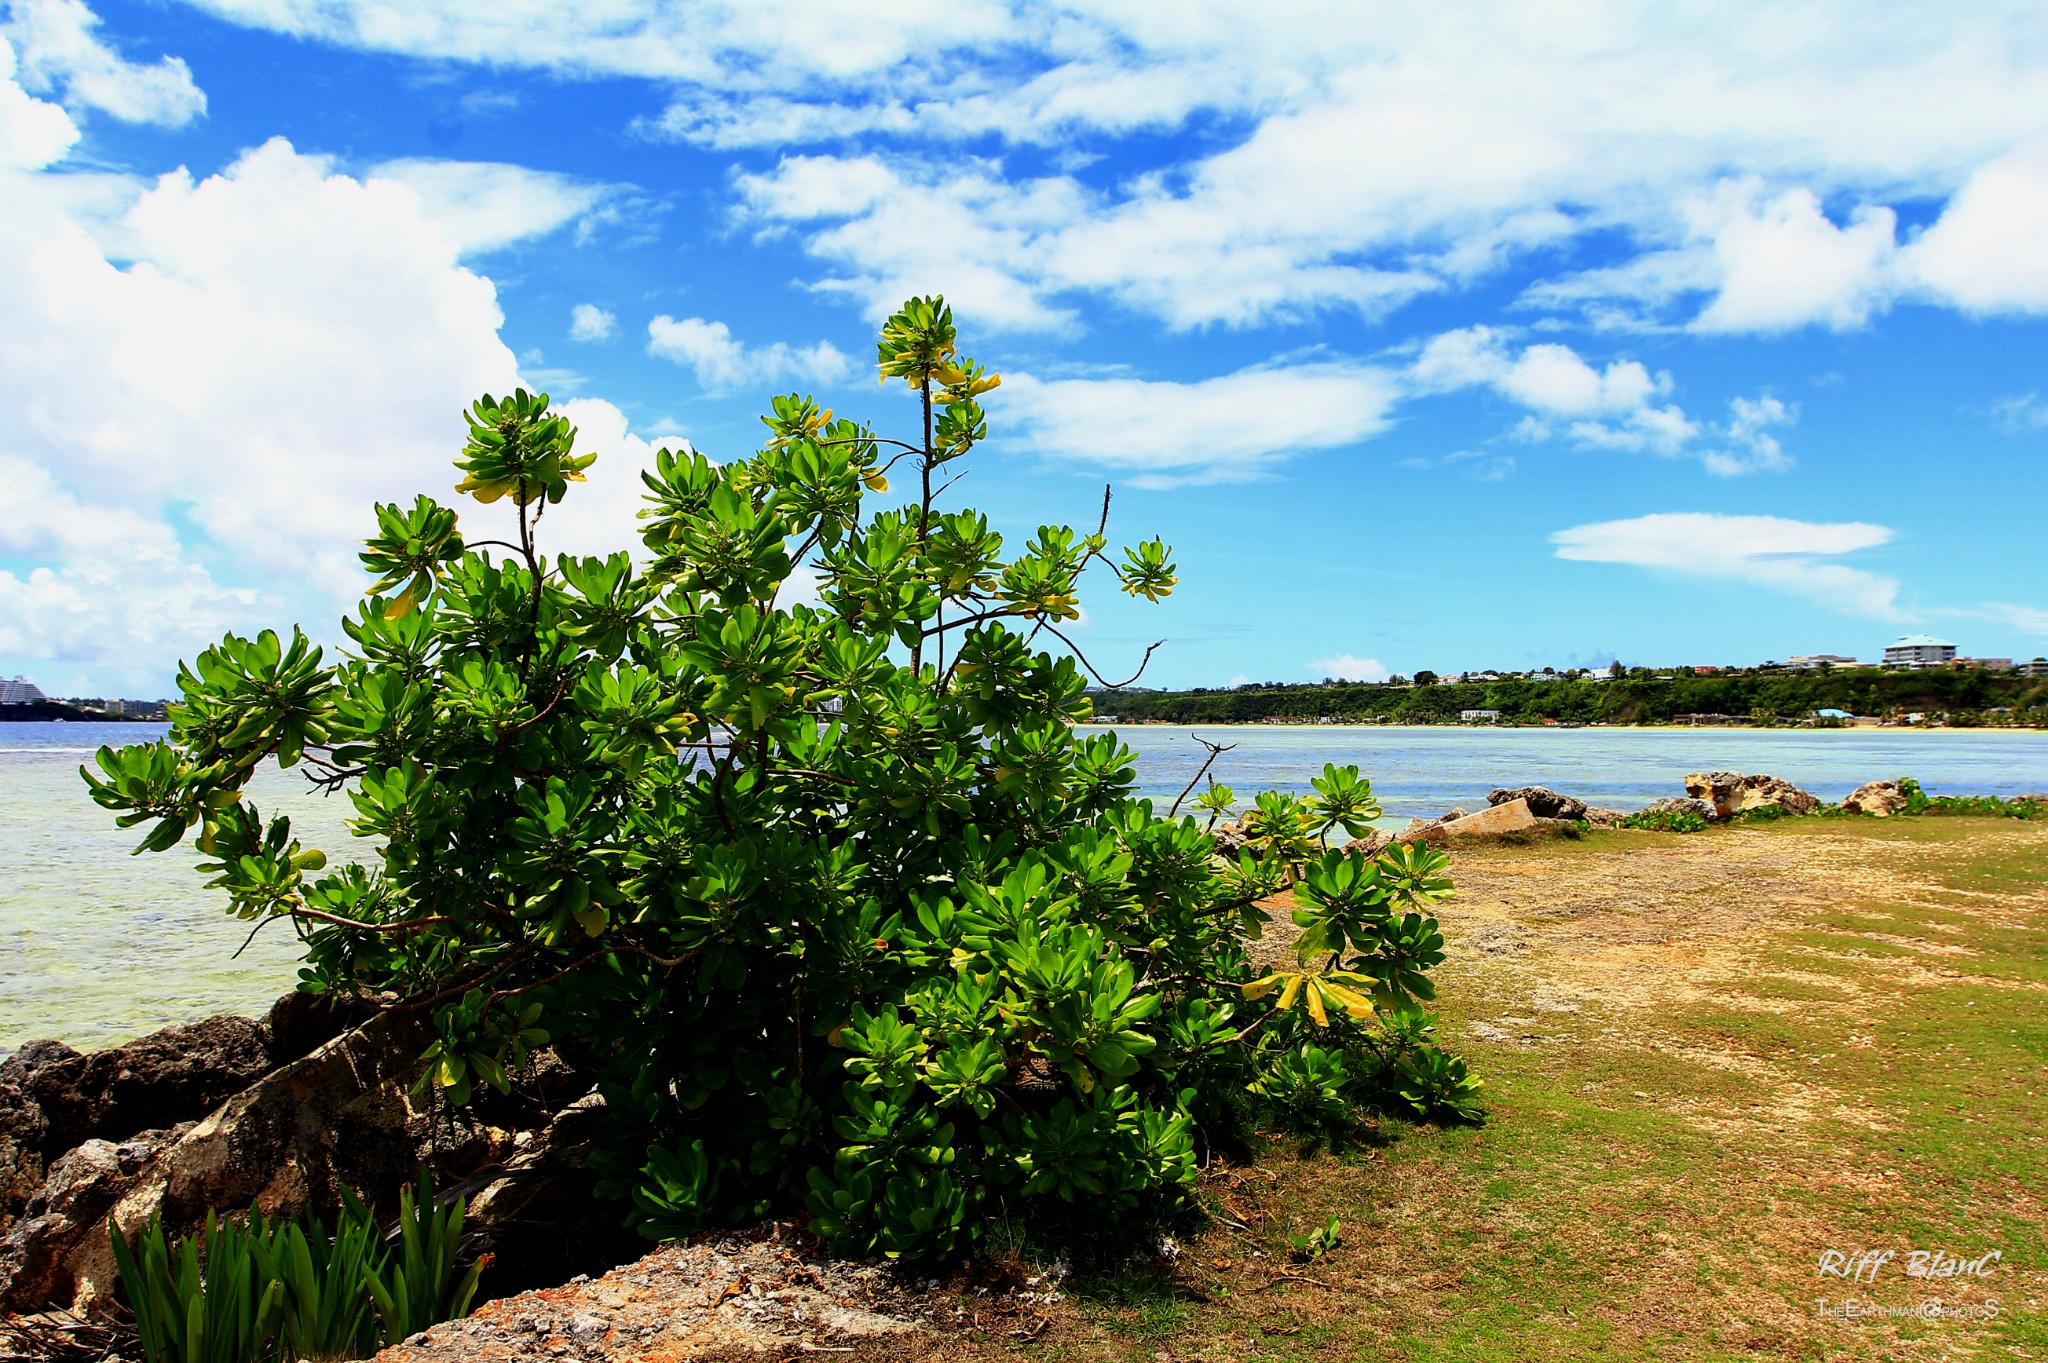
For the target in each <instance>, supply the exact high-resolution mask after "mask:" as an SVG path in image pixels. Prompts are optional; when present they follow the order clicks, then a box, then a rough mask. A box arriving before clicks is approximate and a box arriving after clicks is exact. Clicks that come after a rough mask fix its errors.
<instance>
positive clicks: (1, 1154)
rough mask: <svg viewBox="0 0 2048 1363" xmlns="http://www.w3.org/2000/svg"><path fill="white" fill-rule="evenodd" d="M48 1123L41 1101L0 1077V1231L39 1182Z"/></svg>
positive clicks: (33, 1193) (10, 1220)
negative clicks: (44, 1118)
mask: <svg viewBox="0 0 2048 1363" xmlns="http://www.w3.org/2000/svg"><path fill="white" fill-rule="evenodd" d="M48 1130H49V1124H48V1123H47V1122H45V1121H44V1120H43V1109H42V1105H41V1104H39V1103H37V1102H36V1100H35V1099H33V1098H31V1097H29V1096H28V1095H27V1094H26V1093H24V1092H22V1091H21V1089H20V1088H18V1087H17V1086H15V1085H13V1084H10V1083H6V1082H4V1081H0V1232H4V1231H6V1229H7V1227H8V1225H9V1223H10V1222H12V1221H13V1219H14V1217H15V1216H16V1215H18V1214H19V1213H20V1211H21V1208H22V1205H23V1204H24V1203H26V1202H27V1201H28V1200H29V1198H31V1197H33V1196H34V1195H35V1192H36V1189H38V1188H40V1187H42V1186H43V1176H44V1167H43V1165H44V1154H43V1146H44V1141H45V1138H46V1136H47V1134H48Z"/></svg>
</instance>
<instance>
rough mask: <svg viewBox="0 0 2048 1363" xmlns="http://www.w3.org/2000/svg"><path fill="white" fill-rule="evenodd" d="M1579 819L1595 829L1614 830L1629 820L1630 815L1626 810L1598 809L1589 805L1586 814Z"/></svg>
mask: <svg viewBox="0 0 2048 1363" xmlns="http://www.w3.org/2000/svg"><path fill="white" fill-rule="evenodd" d="M1579 817H1581V818H1583V819H1584V820H1585V821H1586V822H1587V823H1589V824H1591V825H1593V827H1595V828H1614V827H1617V826H1619V825H1620V824H1621V823H1622V821H1623V820H1625V819H1627V818H1628V813H1627V811H1625V810H1620V809H1598V808H1595V807H1593V806H1590V805H1589V806H1587V808H1586V812H1585V813H1584V814H1582V815H1580V816H1579Z"/></svg>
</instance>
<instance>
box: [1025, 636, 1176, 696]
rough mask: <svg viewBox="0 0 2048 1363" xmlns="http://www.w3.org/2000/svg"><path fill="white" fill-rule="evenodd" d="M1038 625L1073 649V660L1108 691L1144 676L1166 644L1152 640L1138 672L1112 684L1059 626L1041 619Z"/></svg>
mask: <svg viewBox="0 0 2048 1363" xmlns="http://www.w3.org/2000/svg"><path fill="white" fill-rule="evenodd" d="M1038 624H1039V628H1040V629H1047V630H1051V631H1052V635H1053V637H1054V638H1055V639H1058V640H1059V641H1060V642H1061V643H1063V644H1065V645H1066V646H1067V647H1068V648H1071V649H1073V650H1074V657H1075V658H1076V659H1077V660H1078V661H1079V662H1080V664H1081V666H1083V667H1085V668H1087V669H1088V675H1089V676H1091V677H1093V678H1095V680H1096V681H1097V682H1098V683H1099V684H1100V685H1102V686H1104V687H1106V688H1108V689H1109V690H1111V691H1114V690H1116V689H1117V688H1119V687H1123V686H1129V685H1130V684H1131V683H1132V682H1134V681H1136V680H1137V679H1138V678H1140V677H1142V676H1144V675H1145V669H1146V668H1147V667H1149V666H1151V664H1152V655H1153V654H1154V653H1155V652H1157V651H1158V650H1159V648H1160V646H1161V645H1163V644H1164V643H1165V642H1166V640H1164V639H1155V640H1153V641H1152V644H1151V645H1150V646H1149V647H1148V648H1146V650H1145V656H1144V658H1142V659H1141V660H1140V661H1139V663H1138V670H1137V671H1136V672H1133V673H1132V674H1131V675H1130V676H1128V677H1126V678H1124V679H1123V680H1122V681H1120V682H1113V681H1110V680H1109V679H1108V678H1107V677H1104V676H1103V675H1102V674H1101V673H1100V672H1098V671H1096V670H1095V664H1094V663H1091V662H1089V661H1088V655H1087V654H1085V653H1083V652H1082V651H1081V646H1080V645H1079V644H1077V643H1075V642H1074V641H1073V640H1072V639H1069V638H1068V637H1067V636H1066V635H1064V634H1062V633H1060V629H1059V626H1057V625H1055V624H1053V623H1052V622H1051V621H1050V620H1043V619H1041V620H1040V621H1039V622H1038ZM1032 633H1034V634H1035V633H1037V630H1033V631H1032Z"/></svg>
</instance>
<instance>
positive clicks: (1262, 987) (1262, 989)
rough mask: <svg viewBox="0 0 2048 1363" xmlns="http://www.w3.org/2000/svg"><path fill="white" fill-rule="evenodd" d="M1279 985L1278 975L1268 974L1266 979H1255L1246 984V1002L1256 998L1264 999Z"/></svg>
mask: <svg viewBox="0 0 2048 1363" xmlns="http://www.w3.org/2000/svg"><path fill="white" fill-rule="evenodd" d="M1279 987H1280V977H1279V976H1278V975H1268V976H1266V977H1265V978H1264V979H1261V980H1253V981H1252V982H1251V983H1250V984H1248V985H1246V986H1244V998H1245V1002H1246V1003H1251V1002H1253V1001H1254V1000H1257V999H1262V998H1264V997H1266V995H1268V994H1270V993H1272V992H1273V991H1274V990H1275V989H1278V988H1279Z"/></svg>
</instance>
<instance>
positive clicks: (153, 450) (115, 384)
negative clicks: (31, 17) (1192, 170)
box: [0, 46, 649, 689]
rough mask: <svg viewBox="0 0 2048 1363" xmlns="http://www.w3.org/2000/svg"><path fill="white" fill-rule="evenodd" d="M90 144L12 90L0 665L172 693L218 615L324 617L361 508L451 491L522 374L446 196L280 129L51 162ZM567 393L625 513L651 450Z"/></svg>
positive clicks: (252, 624) (2, 366)
mask: <svg viewBox="0 0 2048 1363" xmlns="http://www.w3.org/2000/svg"><path fill="white" fill-rule="evenodd" d="M5 50H6V49H5V47H4V46H0V52H4V51H5ZM58 120H62V121H63V122H62V125H61V126H60V125H59V123H58ZM75 134H76V128H75V125H73V124H72V123H71V121H70V119H69V118H68V116H67V115H66V114H65V113H64V111H63V110H62V109H61V108H59V107H58V106H56V105H55V104H52V103H50V102H48V101H42V100H37V99H35V98H34V97H32V96H29V95H28V94H27V93H26V92H24V91H23V90H22V89H21V87H20V86H19V84H17V83H16V82H13V81H11V80H4V79H0V147H5V148H10V149H12V150H13V152H14V156H13V159H14V161H15V163H16V165H17V166H27V167H35V166H37V165H38V164H41V165H50V166H52V167H53V168H52V169H51V170H47V171H42V172H40V173H38V172H37V171H35V170H33V169H15V170H7V171H0V177H4V192H0V315H4V316H5V317H7V319H8V326H7V328H6V332H5V334H4V335H0V417H4V420H0V465H4V469H0V524H4V525H5V526H6V530H5V537H4V540H0V557H4V558H5V559H6V560H7V564H6V566H5V568H4V571H0V621H4V622H5V623H4V627H0V653H4V654H6V655H8V657H9V661H10V664H11V665H12V666H14V667H17V668H20V669H22V670H29V671H33V672H34V673H35V674H36V675H38V676H39V677H40V678H44V679H46V684H51V685H56V686H59V687H68V686H73V685H78V686H92V687H94V688H95V689H98V688H111V687H115V686H117V685H118V686H121V687H124V688H147V687H149V686H150V685H152V684H154V685H155V686H157V687H159V688H160V687H161V686H162V685H163V683H164V681H165V674H166V672H167V670H168V668H169V666H170V664H171V663H172V661H173V660H174V659H175V658H176V657H177V656H179V655H180V654H187V655H189V653H191V652H192V651H193V650H194V649H196V648H197V647H199V646H201V645H202V644H203V643H205V642H207V641H208V640H209V639H210V638H211V637H214V636H217V635H218V633H219V632H220V631H221V630H223V629H225V628H229V627H233V628H237V629H241V630H245V631H247V630H253V629H258V628H262V627H264V626H276V625H285V624H289V623H290V622H291V621H293V620H300V621H304V622H306V623H307V624H308V625H309V626H311V627H314V628H316V629H318V628H321V627H322V626H325V625H327V624H328V623H329V622H331V621H333V620H334V618H335V617H336V615H337V614H338V613H339V611H340V610H341V609H342V608H343V607H344V606H345V604H346V603H347V602H348V601H349V600H350V599H351V598H352V597H353V596H355V595H356V594H357V593H358V592H359V591H360V590H361V587H362V585H363V579H362V575H361V570H360V567H359V565H358V564H357V563H356V561H355V547H356V541H357V540H359V539H360V537H361V536H362V534H363V533H364V531H365V530H366V529H367V528H368V526H367V518H368V505H369V503H370V502H371V501H372V500H373V499H384V500H393V499H403V500H410V499H411V497H412V496H413V495H414V494H415V493H418V492H420V491H429V492H432V493H435V494H437V495H439V496H440V497H442V498H443V499H444V500H452V497H451V495H450V493H449V492H448V490H447V489H448V485H449V484H450V483H451V482H452V481H453V475H452V471H451V470H450V468H449V466H448V460H449V458H450V457H451V455H452V454H453V453H454V451H455V450H456V449H457V448H459V446H460V444H461V440H462V432H463V424H462V420H461V410H462V408H463V406H464V405H466V404H467V403H468V402H469V401H471V400H472V399H473V398H474V397H475V396H476V395H477V394H479V393H481V392H500V393H502V392H505V391H508V390H509V389H511V388H512V387H514V386H516V385H517V384H518V383H519V382H520V373H519V367H518V365H517V363H516V361H515V360H514V358H513V355H512V353H511V352H510V351H509V350H508V349H507V348H506V346H505V345H504V343H503V342H502V341H501V340H500V339H499V336H498V328H499V325H500V324H501V322H502V320H503V319H502V315H501V314H500V312H499V309H498V304H497V297H496V291H495V289H494V288H493V286H492V284H491V282H490V281H489V280H488V279H486V278H484V277H482V276H480V275H478V274H476V273H474V272H472V271H471V270H469V269H468V268H466V267H465V266H464V265H463V264H462V263H461V258H460V253H461V251H462V250H463V249H465V247H468V246H473V245H475V243H476V241H477V237H476V235H475V234H474V233H469V232H466V231H465V230H463V229H461V228H460V227H459V224H460V223H461V222H462V221H463V220H464V215H465V212H466V211H467V210H466V209H465V208H464V206H463V204H462V203H461V201H460V196H459V194H455V193H454V192H453V191H452V190H449V191H448V192H447V193H446V194H444V195H443V197H441V198H440V199H438V200H437V201H436V202H434V203H431V204H430V203H429V201H428V199H427V198H425V197H423V196H422V195H421V194H420V193H419V192H417V191H416V190H415V189H413V188H411V187H409V186H408V185H405V184H401V183H400V182H399V181H398V180H396V179H393V178H388V177H378V176H371V177H368V178H366V179H357V178H354V177H351V176H348V175H344V174H340V173H337V172H336V171H335V169H334V167H333V165H332V163H331V162H329V161H328V160H326V159H325V158H322V157H317V156H308V155H305V154H302V153H301V152H299V151H297V150H296V149H295V148H293V147H292V146H291V145H290V144H289V143H287V142H284V141H283V140H281V139H280V140H273V141H271V142H268V143H265V144H264V145H262V146H261V147H258V148H256V149H255V150H253V151H251V152H249V153H247V154H246V155H244V156H243V157H242V158H240V159H239V160H238V161H236V162H235V163H234V164H232V165H230V166H229V167H228V168H227V169H225V170H223V171H222V172H221V173H219V174H217V175H212V176H208V177H205V178H204V179H198V178H195V177H193V176H192V175H190V174H188V173H186V172H185V171H182V170H180V171H174V172H172V173H170V174H167V175H164V176H162V177H160V178H159V179H158V180H157V181H156V182H155V183H154V184H145V183H138V182H129V181H126V180H118V181H117V179H116V178H111V177H97V178H96V177H93V176H90V175H81V174H79V173H76V172H72V171H70V170H69V169H68V167H67V166H65V165H64V164H63V163H62V162H61V161H56V160H55V159H54V158H55V157H56V156H59V155H61V152H62V149H63V148H64V147H67V146H69V145H71V143H72V142H73V141H74V140H75ZM81 181H83V182H84V186H85V189H84V192H82V191H81V185H80V182H81ZM450 183H452V182H450ZM470 183H472V184H476V185H479V186H485V185H487V184H488V183H490V181H489V177H483V178H480V179H474V180H472V181H470ZM444 189H446V185H444ZM546 220H547V217H546V215H541V217H539V218H527V219H525V220H524V221H526V222H527V223H528V224H529V225H537V224H541V223H544V222H545V221H546ZM450 223H455V224H458V226H457V227H456V228H455V229H454V230H450V227H449V224H450ZM502 230H503V229H500V231H501V232H502ZM536 230H540V229H539V228H538V227H536ZM110 242H111V243H114V245H115V246H118V250H116V249H114V246H110V245H109V243H110ZM308 259H317V260H319V261H320V262H321V268H320V269H318V270H309V269H307V268H306V266H305V262H306V261H307V260H308ZM569 406H570V408H571V410H572V420H577V421H578V422H579V423H580V424H581V425H582V426H583V428H584V431H585V437H586V439H585V446H586V448H596V449H598V450H599V452H600V454H601V457H600V459H599V463H598V469H599V471H600V473H601V476H604V477H606V478H607V480H608V481H607V482H606V483H605V484H603V485H602V486H603V487H605V488H609V491H599V492H594V493H593V494H592V497H591V499H590V502H591V505H592V506H593V507H595V506H596V505H597V504H598V503H599V502H605V501H607V500H609V501H610V502H613V503H617V504H619V505H625V504H626V501H627V499H628V498H630V497H632V496H633V495H635V493H636V492H637V489H636V488H635V487H634V486H633V484H634V482H635V479H634V477H633V474H634V471H635V465H636V464H637V463H641V462H644V461H645V460H646V459H647V457H648V454H649V452H648V451H647V450H646V447H645V446H644V445H643V444H640V443H639V442H637V441H635V440H634V439H633V438H631V437H630V435H629V434H628V433H627V432H626V430H625V422H624V418H623V416H622V415H620V414H619V413H618V411H617V409H616V408H613V407H611V406H610V405H609V404H606V403H598V402H588V401H586V402H583V403H572V404H569ZM614 483H615V484H616V486H615V487H614V486H612V484H614ZM598 486H600V485H599V484H598V481H597V479H595V478H594V479H593V487H598ZM572 500H573V499H572ZM492 515H493V511H492V510H490V509H474V510H472V511H470V512H465V513H464V516H465V523H466V524H467V523H468V522H469V521H470V520H477V521H479V522H480V523H486V524H487V523H489V521H490V519H491V516H492ZM557 519H558V518H557V517H556V516H553V515H551V516H550V517H549V524H550V526H551V527H553V526H555V525H556V522H557ZM560 521H561V526H560V530H561V533H563V534H564V535H565V536H566V535H568V534H569V533H570V532H572V531H573V530H574V529H575V525H576V514H575V513H571V512H569V511H568V505H567V503H565V504H564V514H563V515H562V516H561V517H560ZM614 524H616V522H615V523H614ZM562 547H565V548H567V547H569V545H568V544H567V543H566V541H565V542H564V543H563V544H562Z"/></svg>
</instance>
